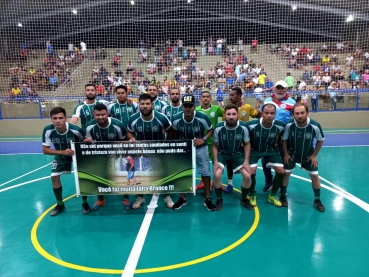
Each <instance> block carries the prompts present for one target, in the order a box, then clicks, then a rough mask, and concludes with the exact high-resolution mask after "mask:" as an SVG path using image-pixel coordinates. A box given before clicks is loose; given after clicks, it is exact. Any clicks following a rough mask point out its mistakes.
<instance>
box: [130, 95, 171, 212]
mask: <svg viewBox="0 0 369 277" xmlns="http://www.w3.org/2000/svg"><path fill="white" fill-rule="evenodd" d="M138 103H139V107H140V112H139V113H135V114H134V115H132V116H131V117H130V118H129V120H128V126H127V138H128V139H129V140H130V141H135V140H136V138H137V140H164V132H167V134H168V139H172V137H173V128H172V124H171V123H170V120H169V119H168V118H167V117H166V116H165V115H164V114H162V113H160V112H158V111H154V110H153V99H152V97H151V96H150V95H149V94H146V93H144V94H141V95H140V97H139V98H138ZM164 197H165V198H164V202H165V203H166V205H167V207H168V208H172V207H173V204H174V203H173V201H172V199H171V198H170V196H169V195H168V194H166V195H164ZM142 203H144V198H143V195H138V196H137V199H136V202H135V203H134V204H133V209H139V208H140V207H141V205H142Z"/></svg>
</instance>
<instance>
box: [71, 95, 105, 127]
mask: <svg viewBox="0 0 369 277" xmlns="http://www.w3.org/2000/svg"><path fill="white" fill-rule="evenodd" d="M96 104H104V105H105V106H106V107H108V106H109V104H110V102H109V101H106V100H99V101H95V103H93V104H86V103H85V102H83V103H81V104H78V105H77V106H76V107H75V108H74V112H73V116H76V117H78V118H80V119H81V125H82V128H84V127H85V126H86V123H87V122H89V121H91V120H93V119H94V107H95V105H96Z"/></svg>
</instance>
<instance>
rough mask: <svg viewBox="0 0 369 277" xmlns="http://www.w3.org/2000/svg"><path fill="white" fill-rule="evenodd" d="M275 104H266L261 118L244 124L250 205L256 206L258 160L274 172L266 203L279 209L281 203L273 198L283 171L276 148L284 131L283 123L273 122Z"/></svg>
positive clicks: (280, 183) (281, 179)
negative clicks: (248, 136)
mask: <svg viewBox="0 0 369 277" xmlns="http://www.w3.org/2000/svg"><path fill="white" fill-rule="evenodd" d="M276 109H277V108H276V104H275V103H267V104H265V105H263V107H262V108H261V111H262V118H260V119H256V120H252V121H249V122H247V123H246V126H247V129H248V130H249V133H250V144H251V154H250V167H251V169H252V172H251V174H252V175H251V187H250V204H251V205H252V206H254V207H255V206H256V195H255V185H256V179H255V176H256V168H257V166H258V161H259V159H260V158H263V159H264V160H265V163H266V166H267V167H268V168H273V169H274V171H275V172H276V174H275V176H274V179H273V189H272V192H271V193H270V195H269V197H268V201H269V202H271V203H273V204H274V206H276V207H281V206H282V204H281V202H280V201H279V200H278V199H277V198H276V197H275V195H276V193H277V191H278V189H279V187H280V186H281V185H282V183H283V178H284V169H283V162H282V159H281V156H280V155H279V151H278V147H277V146H276V145H278V144H279V140H280V136H281V134H282V132H283V130H284V123H283V122H282V121H279V120H275V115H276Z"/></svg>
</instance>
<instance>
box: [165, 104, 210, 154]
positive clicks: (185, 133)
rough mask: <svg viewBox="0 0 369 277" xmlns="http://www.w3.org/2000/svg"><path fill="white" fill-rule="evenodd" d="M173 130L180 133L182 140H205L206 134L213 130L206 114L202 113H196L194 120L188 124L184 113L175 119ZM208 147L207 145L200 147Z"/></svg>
mask: <svg viewBox="0 0 369 277" xmlns="http://www.w3.org/2000/svg"><path fill="white" fill-rule="evenodd" d="M172 122H173V129H174V130H176V131H179V138H180V139H195V138H203V137H204V134H205V133H206V132H207V131H209V130H211V129H213V126H211V122H210V120H209V118H208V117H207V115H206V114H204V113H202V112H196V111H195V112H194V116H193V119H192V120H191V121H190V122H188V121H186V120H185V118H184V114H183V112H181V113H179V114H177V115H175V116H174V117H173V120H172ZM203 146H207V144H206V143H204V144H202V145H201V146H200V147H203Z"/></svg>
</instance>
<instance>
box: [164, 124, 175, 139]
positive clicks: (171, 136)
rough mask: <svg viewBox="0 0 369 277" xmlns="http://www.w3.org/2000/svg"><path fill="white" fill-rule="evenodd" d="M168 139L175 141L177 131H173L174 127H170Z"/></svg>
mask: <svg viewBox="0 0 369 277" xmlns="http://www.w3.org/2000/svg"><path fill="white" fill-rule="evenodd" d="M166 132H167V134H168V137H167V139H168V140H174V136H175V134H174V133H175V130H174V129H173V126H170V127H169V129H167V130H166Z"/></svg>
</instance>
